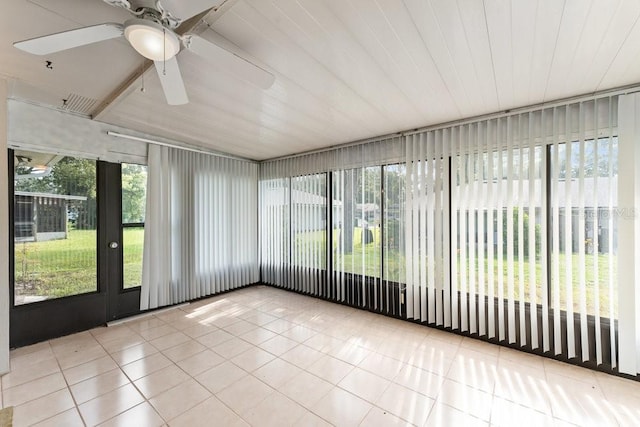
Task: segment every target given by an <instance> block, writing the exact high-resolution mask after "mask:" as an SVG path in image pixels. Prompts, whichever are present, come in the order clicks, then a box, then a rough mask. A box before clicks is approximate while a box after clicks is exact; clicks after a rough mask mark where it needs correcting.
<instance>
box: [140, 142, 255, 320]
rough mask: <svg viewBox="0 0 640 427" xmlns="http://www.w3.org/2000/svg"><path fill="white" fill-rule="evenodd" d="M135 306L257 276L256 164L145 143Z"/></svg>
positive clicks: (194, 295)
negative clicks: (139, 268)
mask: <svg viewBox="0 0 640 427" xmlns="http://www.w3.org/2000/svg"><path fill="white" fill-rule="evenodd" d="M148 157H149V162H148V165H149V166H148V189H147V218H146V223H145V242H144V259H143V271H142V292H141V301H140V308H141V309H143V310H144V309H149V308H155V307H160V306H164V305H170V304H176V303H179V302H183V301H188V300H192V299H195V298H199V297H203V296H207V295H212V294H215V293H218V292H223V291H227V290H230V289H235V288H238V287H241V286H244V285H247V284H251V283H255V282H258V281H259V274H258V246H257V223H258V218H257V210H258V206H257V173H258V168H257V165H256V164H255V163H251V162H246V161H240V160H232V159H228V158H223V157H218V156H213V155H207V154H199V153H194V152H190V151H185V150H178V149H173V148H168V147H160V146H157V145H150V146H149V155H148Z"/></svg>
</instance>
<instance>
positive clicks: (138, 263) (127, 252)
mask: <svg viewBox="0 0 640 427" xmlns="http://www.w3.org/2000/svg"><path fill="white" fill-rule="evenodd" d="M146 200H147V167H146V166H142V165H134V164H126V163H124V164H122V262H123V265H122V268H123V287H124V289H128V288H134V287H136V286H140V285H141V284H142V248H143V246H144V218H145V209H146V208H145V207H146Z"/></svg>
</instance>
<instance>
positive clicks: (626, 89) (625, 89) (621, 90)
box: [260, 83, 640, 163]
mask: <svg viewBox="0 0 640 427" xmlns="http://www.w3.org/2000/svg"><path fill="white" fill-rule="evenodd" d="M635 92H640V84H638V83H634V84H632V85H628V86H622V87H618V88H614V89H607V90H603V91H599V92H594V93H591V94H589V95H578V96H574V97H569V98H562V99H558V100H555V101H549V102H541V103H538V104H533V105H527V106H524V107H518V108H512V109H510V110H505V111H500V112H494V113H487V114H481V115H478V116H473V117H467V118H464V119H458V120H452V121H449V122H444V123H438V124H433V125H429V126H423V127H420V128H415V129H407V130H404V131H400V132H394V133H389V134H386V135H381V136H374V137H371V138H365V139H359V140H357V141H352V142H347V143H344V144H337V145H332V146H330V147H325V148H318V149H316V150H309V151H304V152H302V153H296V154H287V155H286V156H280V157H274V158H272V159H267V160H262V161H260V163H268V162H273V161H277V160H286V159H294V158H296V157H302V156H307V155H310V154H319V153H325V152H328V151H333V150H338V149H341V148H348V147H354V146H357V145H363V144H368V143H370V142H382V141H386V140H388V139H393V138H402V137H404V136H410V135H415V134H418V133H422V132H427V131H432V130H439V129H446V128H449V127H452V126H460V125H465V124H469V123H474V122H478V121H482V120H491V119H497V118H502V117H508V116H511V115H515V114H523V113H527V112H532V111H538V110H541V109H545V108H552V107H557V106H561V105H568V104H574V103H577V102H581V101H591V100H594V99H599V98H605V97H608V96H616V95H628V94H631V93H635Z"/></svg>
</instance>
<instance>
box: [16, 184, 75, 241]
mask: <svg viewBox="0 0 640 427" xmlns="http://www.w3.org/2000/svg"><path fill="white" fill-rule="evenodd" d="M86 200H87V198H86V197H82V196H67V195H60V194H48V193H29V192H24V191H16V192H15V198H14V202H13V209H14V210H13V211H14V216H15V218H14V223H15V241H16V242H44V241H47V240H56V239H66V238H67V236H68V232H69V230H68V223H69V219H70V218H69V216H70V215H73V213H70V212H69V207H70V202H71V201H86Z"/></svg>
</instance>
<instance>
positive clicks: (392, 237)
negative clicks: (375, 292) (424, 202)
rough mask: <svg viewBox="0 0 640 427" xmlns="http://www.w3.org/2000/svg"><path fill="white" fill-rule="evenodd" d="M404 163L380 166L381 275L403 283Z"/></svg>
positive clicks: (405, 172) (386, 278) (405, 171)
mask: <svg viewBox="0 0 640 427" xmlns="http://www.w3.org/2000/svg"><path fill="white" fill-rule="evenodd" d="M406 175H407V167H406V166H405V165H388V166H385V167H384V218H383V221H382V224H383V225H382V226H383V228H384V233H383V236H384V237H383V242H382V248H383V253H384V256H383V262H382V268H383V274H382V278H383V279H384V280H388V281H391V282H396V283H406V267H407V266H406V259H405V250H406V248H405V221H406V214H405V203H406V200H405V185H406V183H405V180H406Z"/></svg>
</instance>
